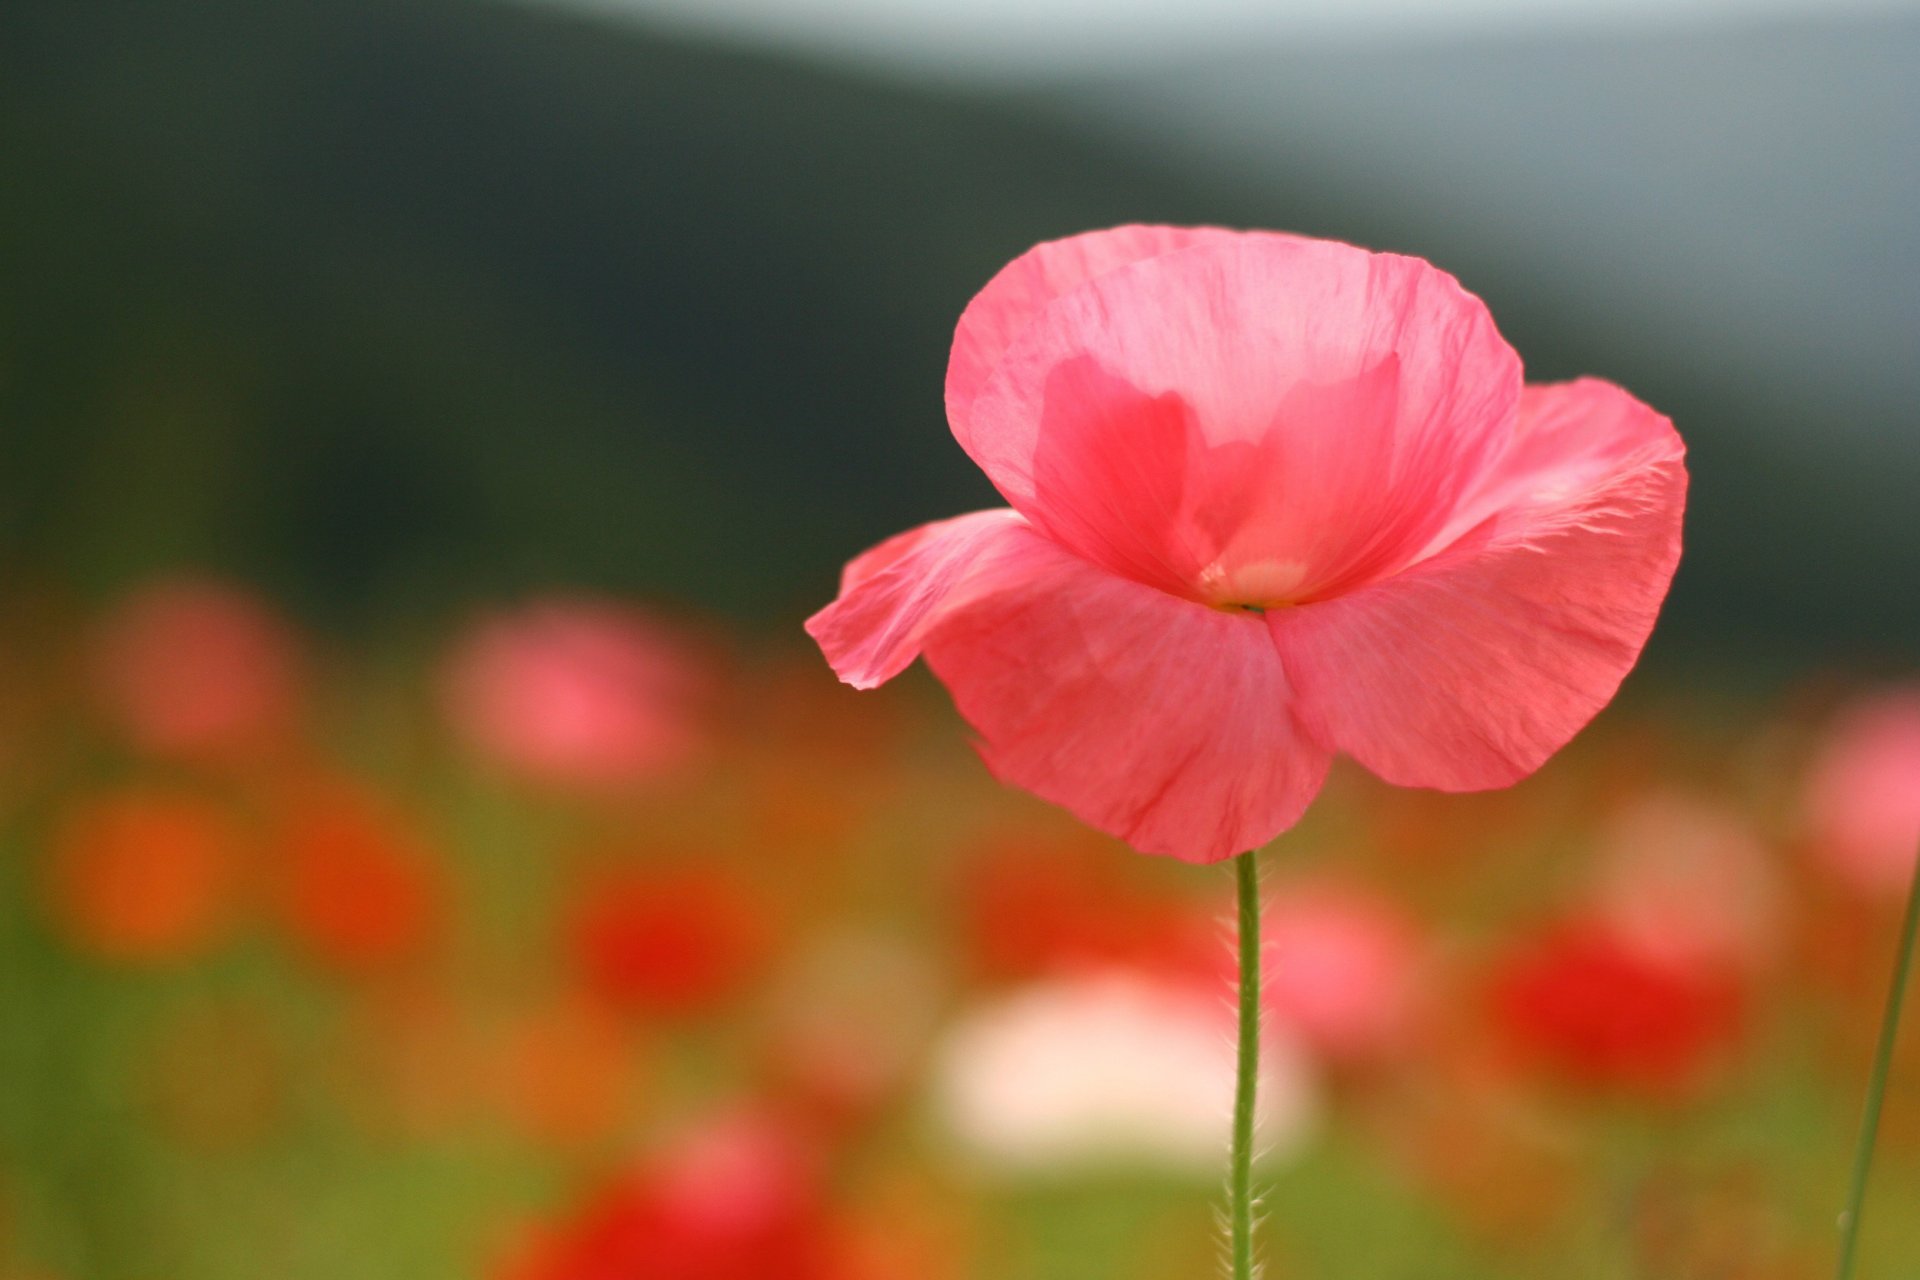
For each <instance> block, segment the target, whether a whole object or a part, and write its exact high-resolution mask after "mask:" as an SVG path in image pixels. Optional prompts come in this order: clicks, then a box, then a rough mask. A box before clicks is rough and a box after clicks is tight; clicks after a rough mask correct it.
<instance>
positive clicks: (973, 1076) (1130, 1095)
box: [933, 971, 1317, 1178]
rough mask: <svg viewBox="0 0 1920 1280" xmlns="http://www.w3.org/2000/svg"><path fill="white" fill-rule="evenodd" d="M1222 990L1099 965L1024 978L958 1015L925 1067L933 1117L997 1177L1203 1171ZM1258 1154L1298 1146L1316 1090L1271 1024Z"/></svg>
mask: <svg viewBox="0 0 1920 1280" xmlns="http://www.w3.org/2000/svg"><path fill="white" fill-rule="evenodd" d="M1225 996H1226V993H1225V992H1224V991H1219V990H1211V989H1206V988H1202V987H1197V986H1194V985H1191V984H1179V983H1173V982H1167V981H1163V980H1157V979H1154V978H1150V977H1146V976H1142V975H1137V974H1132V973H1126V972H1118V971H1116V972H1108V973H1095V974H1086V975H1077V976H1073V977H1064V978H1058V979H1051V980H1048V981H1044V982H1039V983H1035V984H1033V985H1031V986H1028V987H1025V988H1023V989H1021V990H1019V991H1016V992H1013V993H1012V994H1010V995H1007V996H1005V997H1002V998H1000V999H998V1000H995V1001H993V1002H992V1003H989V1004H986V1005H983V1006H981V1007H979V1008H977V1009H975V1010H973V1011H972V1012H971V1013H969V1014H967V1015H965V1016H963V1017H962V1018H961V1019H959V1020H958V1021H957V1022H956V1023H955V1024H954V1025H953V1026H951V1027H950V1028H949V1029H948V1031H947V1033H946V1034H945V1036H944V1037H943V1038H942V1041H941V1043H940V1044H939V1046H938V1048H937V1050H936V1053H935V1061H934V1072H933V1088H934V1105H935V1109H936V1111H937V1114H938V1118H939V1120H940V1122H941V1124H942V1125H943V1127H944V1128H945V1130H946V1131H947V1133H948V1135H949V1136H950V1137H951V1138H952V1139H953V1140H954V1141H955V1143H956V1145H957V1146H958V1148H959V1149H960V1150H961V1152H962V1153H964V1154H965V1155H966V1156H967V1157H969V1158H971V1159H973V1160H975V1161H977V1162H978V1163H979V1164H980V1165H982V1166H984V1167H986V1168H988V1169H991V1170H994V1171H997V1172H1002V1173H1008V1174H1040V1175H1045V1174H1057V1173H1065V1174H1073V1173H1083V1172H1088V1171H1092V1170H1095V1169H1106V1168H1112V1167H1126V1168H1152V1169H1172V1170H1178V1171H1182V1172H1185V1171H1191V1172H1193V1173H1195V1174H1196V1175H1200V1176H1204V1177H1209V1178H1210V1177H1214V1176H1217V1175H1218V1173H1219V1170H1220V1165H1221V1160H1222V1159H1223V1158H1224V1155H1225V1152H1226V1150H1227V1139H1228V1133H1229V1128H1230V1123H1231V1116H1232V1107H1233V1077H1234V1049H1233V1013H1232V1009H1231V1008H1230V1006H1229V1004H1228V1002H1227V1000H1226V998H1225ZM1261 1067H1262V1072H1261V1081H1260V1112H1259V1124H1260V1128H1259V1139H1260V1141H1259V1149H1260V1151H1261V1152H1262V1153H1263V1155H1264V1157H1265V1158H1267V1159H1285V1158H1287V1157H1289V1156H1292V1155H1294V1154H1295V1153H1297V1152H1298V1151H1299V1149H1300V1148H1301V1146H1302V1144H1303V1143H1304V1141H1305V1139H1306V1137H1307V1135H1308V1133H1309V1131H1310V1129H1311V1125H1312V1121H1313V1117H1314V1113H1315V1109H1316V1103H1317V1090H1316V1088H1315V1086H1314V1081H1313V1079H1312V1076H1311V1073H1310V1070H1309V1068H1308V1065H1307V1062H1306V1059H1305V1057H1304V1056H1303V1055H1302V1054H1301V1053H1300V1051H1299V1050H1298V1048H1297V1047H1296V1046H1295V1044H1294V1043H1293V1041H1292V1040H1291V1039H1289V1038H1288V1037H1287V1036H1285V1035H1284V1034H1274V1033H1272V1032H1271V1031H1270V1032H1269V1034H1268V1035H1267V1036H1266V1037H1265V1039H1264V1043H1263V1045H1262V1054H1261Z"/></svg>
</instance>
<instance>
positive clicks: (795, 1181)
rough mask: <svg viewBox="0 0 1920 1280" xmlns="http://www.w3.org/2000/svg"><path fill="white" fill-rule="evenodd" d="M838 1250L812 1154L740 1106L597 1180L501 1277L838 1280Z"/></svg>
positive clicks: (513, 1279)
mask: <svg viewBox="0 0 1920 1280" xmlns="http://www.w3.org/2000/svg"><path fill="white" fill-rule="evenodd" d="M843 1252H844V1250H843V1246H842V1244H841V1241H840V1231H839V1229H838V1227H837V1225H836V1224H835V1223H834V1221H833V1220H832V1218H831V1217H830V1215H829V1214H828V1213H827V1211H826V1206H825V1204H824V1202H823V1200H822V1197H821V1195H820V1189H819V1186H818V1171H817V1169H816V1168H815V1167H814V1159H813V1156H812V1153H811V1152H810V1151H809V1150H808V1149H807V1148H806V1146H805V1145H804V1144H802V1143H801V1142H800V1141H799V1140H798V1139H797V1138H796V1137H795V1136H794V1135H793V1134H792V1133H790V1132H789V1131H787V1130H786V1129H785V1128H784V1127H783V1126H782V1125H780V1124H779V1122H778V1121H776V1120H774V1119H773V1118H771V1117H768V1116H763V1115H760V1114H757V1113H752V1112H748V1113H742V1114H740V1115H735V1116H729V1117H725V1118H723V1119H721V1120H719V1121H717V1122H709V1123H708V1124H706V1125H704V1126H702V1127H700V1128H698V1129H696V1130H695V1131H693V1132H692V1133H690V1134H689V1135H687V1136H686V1137H684V1138H682V1139H681V1140H680V1141H679V1142H678V1143H677V1144H675V1145H674V1146H673V1147H672V1148H671V1149H669V1150H668V1151H666V1152H665V1153H663V1154H662V1155H661V1156H660V1157H659V1158H657V1159H656V1160H654V1161H652V1162H650V1163H648V1164H647V1165H645V1166H643V1167H642V1168H640V1169H637V1170H635V1171H633V1172H632V1173H629V1174H628V1175H626V1176H625V1177H622V1178H619V1179H616V1180H615V1181H613V1182H612V1183H611V1184H609V1185H607V1186H605V1187H602V1188H600V1189H599V1190H598V1191H597V1192H595V1193H594V1194H593V1195H591V1196H590V1197H588V1199H587V1200H586V1202H585V1203H584V1204H583V1205H582V1206H581V1207H580V1208H579V1209H577V1210H576V1211H575V1212H573V1213H572V1214H570V1215H568V1216H567V1217H565V1218H563V1219H562V1220H561V1221H560V1222H558V1223H556V1224H553V1225H551V1226H549V1227H548V1228H546V1229H545V1230H543V1231H540V1232H538V1233H537V1234H536V1235H535V1237H534V1239H533V1240H532V1241H531V1242H530V1243H529V1244H528V1245H527V1246H526V1247H525V1248H523V1249H522V1250H521V1251H520V1252H519V1253H518V1255H517V1256H515V1257H513V1258H512V1259H511V1260H510V1261H509V1263H508V1265H507V1266H506V1267H505V1268H503V1269H502V1270H501V1271H500V1272H499V1273H498V1277H497V1280H775V1278H776V1277H777V1278H778V1280H843V1277H845V1276H846V1275H847V1268H846V1266H845V1265H844V1262H843Z"/></svg>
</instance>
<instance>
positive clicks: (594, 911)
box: [565, 866, 773, 1017]
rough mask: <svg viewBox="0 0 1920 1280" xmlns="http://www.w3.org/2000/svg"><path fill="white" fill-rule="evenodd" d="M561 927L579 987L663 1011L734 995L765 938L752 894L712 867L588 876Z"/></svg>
mask: <svg viewBox="0 0 1920 1280" xmlns="http://www.w3.org/2000/svg"><path fill="white" fill-rule="evenodd" d="M565 926H566V931H567V943H568V947H569V950H570V952H571V955H572V959H573V963H574V966H575V969H576V971H577V972H578V973H579V975H580V978H581V979H582V981H583V982H584V983H585V984H586V987H587V989H588V990H589V991H591V992H592V993H593V994H594V995H595V996H597V997H599V998H600V999H602V1000H605V1001H607V1002H608V1003H609V1004H610V1005H612V1006H613V1007H614V1008H616V1009H620V1010H623V1011H626V1012H630V1013H643V1014H652V1015H658V1016H669V1017H671V1016H686V1015H692V1014H699V1013H705V1012H708V1011H711V1010H713V1009H716V1008H718V1007H720V1006H722V1005H724V1004H726V1003H727V1002H728V1001H730V1000H732V999H734V998H735V997H737V996H738V995H739V994H740V993H741V992H742V991H743V990H745V989H746V987H747V986H748V985H749V984H750V983H751V982H752V981H753V980H754V978H755V977H756V976H758V975H759V974H760V973H761V972H762V971H763V969H764V968H765V965H766V963H767V961H768V960H769V959H770V957H771V951H772V942H773V928H772V920H771V917H770V915H769V913H768V911H767V909H766V908H765V907H764V906H763V905H762V904H761V899H760V896H759V895H758V894H757V893H756V892H755V891H754V889H753V888H752V886H751V885H749V884H747V883H746V882H745V881H744V880H743V879H742V878H741V877H739V876H738V875H736V874H734V873H733V872H731V871H728V870H726V869H724V868H721V867H715V866H684V867H661V868H651V867H650V868H632V869H626V870H621V871H612V872H603V873H601V874H598V875H595V876H591V877H589V878H588V879H587V881H586V882H584V883H583V884H582V885H581V887H580V890H579V892H578V893H577V894H576V896H575V899H574V901H573V904H572V906H571V907H570V908H569V911H568V914H567V917H566V920H565Z"/></svg>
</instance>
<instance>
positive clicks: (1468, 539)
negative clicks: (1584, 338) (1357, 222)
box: [1267, 379, 1687, 791]
mask: <svg viewBox="0 0 1920 1280" xmlns="http://www.w3.org/2000/svg"><path fill="white" fill-rule="evenodd" d="M1684 454H1685V450H1684V447H1683V445H1682V444H1681V442H1680V437H1679V436H1678V435H1677V434H1675V432H1674V430H1673V425H1672V423H1670V422H1669V421H1668V420H1667V419H1666V418H1665V417H1663V416H1661V415H1660V414H1658V413H1656V412H1654V411H1653V410H1652V409H1649V408H1648V407H1647V406H1646V405H1644V404H1641V403H1640V402H1639V401H1637V400H1635V399H1634V398H1633V397H1631V396H1629V395H1628V394H1627V393H1626V392H1624V391H1622V390H1620V389H1619V388H1618V387H1615V386H1612V385H1610V384H1608V383H1604V382H1600V381H1597V380H1592V379H1587V380H1582V381H1579V382H1573V383H1567V384H1563V385H1557V386H1544V387H1531V388H1528V390H1527V392H1526V395H1525V397H1524V398H1523V400H1522V402H1521V408H1520V427H1519V431H1518V433H1517V434H1516V436H1515V437H1514V439H1513V442H1512V445H1511V447H1510V448H1509V449H1508V450H1507V451H1506V453H1505V454H1504V455H1503V456H1502V457H1501V458H1499V459H1498V460H1497V461H1496V463H1495V464H1494V465H1493V466H1492V467H1491V468H1489V469H1488V470H1487V471H1486V472H1485V473H1484V474H1483V475H1482V476H1481V477H1480V479H1479V481H1478V484H1477V486H1476V488H1475V489H1474V490H1473V491H1472V492H1471V493H1469V494H1468V495H1466V498H1465V500H1464V501H1463V502H1462V504H1461V507H1460V513H1459V514H1458V515H1457V516H1456V518H1455V519H1454V520H1453V521H1452V522H1451V523H1450V525H1449V527H1448V528H1447V529H1446V530H1443V532H1442V535H1441V536H1440V537H1439V538H1438V539H1436V547H1437V549H1435V550H1433V551H1431V553H1430V554H1429V556H1428V558H1426V559H1424V560H1422V561H1420V562H1419V563H1417V564H1415V565H1414V566H1413V567H1411V568H1409V569H1406V570H1403V571H1402V572H1400V573H1398V574H1396V575H1394V576H1392V577H1390V578H1388V579H1386V580H1383V581H1380V582H1377V583H1374V584H1372V585H1370V586H1367V587H1365V588H1362V589H1361V590H1358V591H1354V592H1352V593H1350V594H1347V595H1343V596H1341V597H1339V598H1336V599H1330V600H1324V601H1320V602H1317V603H1314V604H1309V605H1306V606H1303V607H1300V608H1297V609H1286V610H1276V611H1273V612H1270V613H1269V614H1268V615H1267V622H1268V624H1269V626H1270V628H1271V630H1272V632H1273V636H1274V640H1275V643H1276V645H1277V646H1278V648H1279V652H1280V655H1281V658H1282V661H1283V662H1284V664H1285V666H1286V669H1287V673H1288V675H1289V677H1290V678H1291V679H1292V681H1293V683H1294V687H1295V688H1296V690H1297V691H1298V694H1299V699H1300V702H1299V709H1300V717H1301V719H1302V721H1303V722H1304V723H1305V724H1306V725H1307V727H1308V728H1309V729H1310V730H1311V732H1312V733H1313V734H1314V735H1315V736H1316V737H1317V738H1319V740H1320V741H1321V742H1323V743H1324V744H1326V745H1327V746H1328V747H1331V748H1334V749H1337V750H1340V751H1344V752H1346V753H1347V754H1349V755H1351V756H1353V757H1354V758H1355V759H1356V760H1358V761H1359V762H1360V763H1361V764H1363V765H1365V766H1366V767H1367V768H1369V769H1371V770H1372V771H1373V772H1374V773H1376V774H1378V775H1380V776H1381V777H1382V778H1384V779H1386V780H1387V781H1389V782H1392V783H1397V784H1399V785H1402V786H1422V787H1435V788H1438V789H1440V790H1445V791H1471V790H1478V789H1482V788H1488V787H1500V786H1506V785H1509V784H1511V783H1513V782H1516V781H1518V780H1519V779H1520V778H1522V777H1525V776H1526V775H1527V774H1528V773H1530V772H1532V771H1533V770H1534V769H1536V768H1538V767H1539V766H1540V765H1541V764H1542V763H1543V762H1544V761H1545V760H1546V759H1547V757H1548V756H1550V755H1552V754H1553V753H1554V752H1555V751H1557V750H1559V748H1560V747H1561V746H1563V745H1564V744H1565V743H1566V742H1567V741H1568V740H1569V739H1570V738H1571V737H1572V736H1573V735H1574V734H1575V733H1576V732H1578V731H1579V729H1580V728H1581V726H1583V725H1584V724H1586V722H1587V721H1588V720H1589V719H1591V718H1592V717H1593V716H1594V714H1595V713H1597V712H1598V711H1599V710H1600V708H1601V707H1602V706H1604V705H1605V704H1606V702H1607V700H1608V699H1609V698H1611V697H1612V696H1613V692H1614V690H1615V689H1616V688H1618V687H1619V684H1620V681H1621V680H1622V679H1623V678H1625V676H1626V673H1627V671H1628V670H1629V669H1630V668H1631V667H1632V665H1633V663H1634V661H1635V659H1636V658H1638V656H1639V654H1640V650H1641V648H1642V646H1644V645H1645V643H1646V639H1647V636H1648V634H1649V633H1650V632H1651V631H1652V629H1653V623H1654V618H1655V616H1656V615H1657V614H1658V612H1659V608H1660V602H1661V600H1662V598H1663V597H1664V596H1665V594H1666V590H1667V585H1668V583H1669V581H1670V580H1671V579H1672V577H1673V571H1674V568H1675V566H1676V565H1677V564H1678V562H1679V557H1680V522H1681V510H1682V507H1683V504H1684V500H1685V496H1686V487H1687V474H1686V468H1685V465H1684ZM1463 526H1466V527H1464V528H1463Z"/></svg>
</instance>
